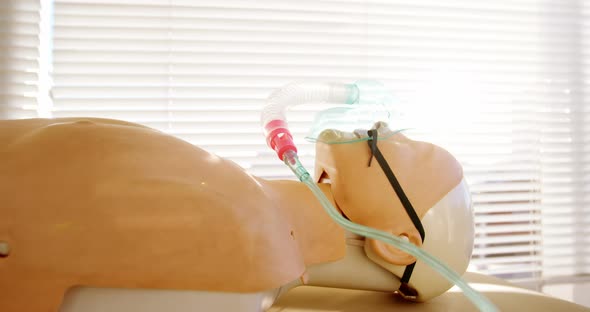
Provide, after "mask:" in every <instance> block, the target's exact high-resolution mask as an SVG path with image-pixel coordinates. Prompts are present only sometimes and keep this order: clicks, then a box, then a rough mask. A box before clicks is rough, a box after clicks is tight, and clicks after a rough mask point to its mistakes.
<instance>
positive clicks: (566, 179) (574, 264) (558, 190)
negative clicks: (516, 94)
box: [537, 1, 590, 283]
mask: <svg viewBox="0 0 590 312" xmlns="http://www.w3.org/2000/svg"><path fill="white" fill-rule="evenodd" d="M553 2H555V4H556V5H563V2H561V1H553ZM563 9H564V10H566V13H567V14H562V15H554V16H551V18H550V20H548V22H547V24H546V28H550V29H551V30H553V31H555V28H556V27H555V25H559V26H558V27H557V29H558V31H559V34H560V35H558V36H551V37H548V38H547V40H546V43H547V46H548V47H549V53H551V55H553V57H554V58H555V59H557V58H559V61H556V62H554V63H553V70H554V71H558V72H560V73H562V74H561V76H558V77H555V76H554V77H549V76H547V77H546V80H545V83H544V84H543V91H544V92H545V98H544V99H539V100H538V102H537V104H538V105H541V102H540V101H543V103H542V104H545V106H546V110H545V112H544V113H545V115H544V116H542V117H541V118H543V119H544V120H546V121H547V123H546V127H545V128H544V129H543V131H542V132H543V136H542V138H543V141H542V147H543V148H542V160H543V163H542V165H543V171H542V172H543V201H542V202H543V246H544V248H543V266H544V270H543V273H544V276H545V278H546V279H547V282H548V283H551V282H562V283H563V282H564V276H565V277H567V276H578V277H581V278H582V280H583V279H584V278H585V279H588V277H590V3H589V2H588V1H579V2H575V1H574V2H572V3H569V4H568V5H566V6H563ZM548 99H552V100H548ZM565 280H566V281H567V279H565Z"/></svg>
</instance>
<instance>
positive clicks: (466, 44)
mask: <svg viewBox="0 0 590 312" xmlns="http://www.w3.org/2000/svg"><path fill="white" fill-rule="evenodd" d="M31 2H32V3H34V1H31ZM18 3H19V7H20V6H24V4H20V3H24V2H18ZM32 8H33V9H34V8H35V7H32ZM50 11H51V13H52V14H50V16H53V23H52V25H53V28H52V29H51V30H52V36H53V41H52V45H46V46H49V50H50V52H51V53H48V55H47V56H43V55H42V56H41V58H40V60H41V62H43V60H47V59H49V60H51V61H50V63H51V64H50V65H52V67H53V70H52V72H51V74H52V75H51V78H52V81H53V83H52V88H51V94H52V99H51V100H52V101H51V102H40V103H41V104H39V105H40V106H41V108H39V107H40V106H39V105H37V106H35V107H33V109H34V111H37V112H39V113H43V114H45V115H48V116H52V117H63V116H80V115H84V116H100V117H109V118H119V119H125V120H129V121H134V122H139V123H143V124H146V125H148V126H152V127H155V128H158V129H161V130H163V131H166V132H168V133H170V134H173V135H176V136H178V137H180V138H183V139H185V140H187V141H189V142H191V143H194V144H197V145H199V146H201V147H203V148H205V149H207V150H209V151H211V152H214V153H217V154H218V155H220V156H223V157H227V158H230V159H232V160H234V161H236V162H237V163H238V164H240V165H241V166H242V167H244V168H245V169H246V170H248V171H249V172H250V173H252V174H254V175H258V176H261V177H265V178H292V177H291V174H290V172H289V171H288V169H286V168H285V167H284V165H282V164H281V163H280V162H279V161H278V160H276V159H275V156H274V155H273V153H272V151H270V150H269V149H268V148H267V147H266V146H265V142H264V139H263V137H262V134H261V130H260V126H259V113H260V110H261V108H262V107H263V106H264V100H265V98H266V97H267V96H268V95H269V94H270V92H272V90H274V89H276V88H278V87H280V86H282V85H284V84H286V83H289V82H292V81H294V80H305V81H341V82H351V81H354V80H356V79H365V78H369V79H376V80H380V81H382V82H384V83H385V84H386V85H387V86H389V87H390V88H391V90H392V92H393V94H394V95H395V98H396V101H397V102H398V105H399V106H398V107H399V112H400V113H401V114H402V115H403V118H404V120H405V121H407V123H408V124H410V125H411V126H413V127H415V128H416V130H415V131H413V132H412V133H411V135H412V136H413V137H414V138H418V139H425V140H428V141H432V142H434V143H437V144H439V145H441V146H443V147H445V148H447V149H449V150H450V151H451V152H452V153H453V154H454V155H455V156H456V157H457V158H458V159H459V160H460V162H461V163H462V164H463V166H464V168H465V175H466V178H467V180H468V182H469V184H470V186H471V190H472V193H473V198H474V202H475V211H476V226H477V233H476V240H475V244H476V245H475V251H474V255H473V259H472V262H471V264H472V269H475V270H479V271H482V272H485V273H489V274H493V275H496V276H499V277H502V278H505V279H508V280H511V281H513V282H516V283H521V284H523V285H527V286H529V287H532V288H537V289H540V287H541V286H542V285H544V284H545V283H555V282H560V281H574V280H576V279H578V280H579V279H584V278H588V275H589V274H590V244H589V243H590V239H589V238H588V237H590V235H588V234H590V232H589V231H590V230H589V229H590V226H589V225H590V196H589V195H587V194H589V193H590V183H589V182H590V156H589V155H590V153H589V152H590V147H589V145H588V142H589V141H590V129H589V127H590V126H588V125H590V100H589V99H588V96H589V95H588V94H589V91H590V86H589V83H590V74H589V73H590V72H589V69H590V52H589V51H588V47H589V46H590V7H589V5H588V4H587V3H585V1H582V0H571V1H560V0H519V1H508V0H500V1H494V2H489V1H467V0H453V1H434V0H419V1H407V0H406V1H404V0H395V1H368V0H341V1H331V0H330V1H296V2H295V1H271V0H263V1H241V0H227V1H226V0H224V1H188V0H187V1H183V0H149V1H145V0H124V1H121V0H120V1H115V0H55V1H54V6H53V7H52V10H50ZM33 13H34V12H33ZM17 16H18V15H17ZM26 20H27V21H32V25H34V22H35V21H36V20H35V19H29V18H27V19H26ZM31 27H33V28H34V26H31ZM41 28H43V27H41ZM47 34H48V35H51V32H47ZM10 48H11V47H10V46H9V49H10ZM41 50H42V51H45V50H43V49H41ZM9 51H11V50H9ZM30 53H34V51H33V52H30ZM49 55H50V56H49ZM36 57H37V56H36V54H31V56H30V58H32V59H34V58H36ZM41 67H42V68H45V67H43V66H41ZM46 68H47V71H48V72H49V66H46ZM8 77H12V78H10V79H13V80H14V79H16V80H17V81H19V83H20V81H22V80H23V79H21V78H19V77H21V76H19V75H14V74H11V75H9V76H8ZM15 77H16V78H15ZM41 85H43V83H41ZM41 94H44V93H43V92H41ZM18 103H20V104H19V105H20V107H24V108H29V109H30V108H31V106H30V103H29V102H26V103H25V102H18ZM27 105H29V106H27ZM317 110H318V108H317V107H313V106H310V107H303V108H299V109H295V110H293V111H291V112H290V114H289V121H290V126H291V127H292V128H293V129H294V130H295V131H294V135H295V136H296V140H297V143H298V144H299V146H300V150H301V155H302V161H303V162H304V164H305V165H306V167H308V168H311V167H313V152H314V150H313V145H312V144H311V143H309V142H307V141H305V140H304V136H305V133H306V131H307V130H308V129H309V128H310V124H311V121H312V119H313V112H315V111H317ZM23 111H26V110H23ZM15 116H20V115H19V114H16V115H15ZM392 126H393V127H395V125H392Z"/></svg>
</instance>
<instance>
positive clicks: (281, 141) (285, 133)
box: [264, 119, 297, 160]
mask: <svg viewBox="0 0 590 312" xmlns="http://www.w3.org/2000/svg"><path fill="white" fill-rule="evenodd" d="M264 135H265V136H266V144H268V146H270V148H272V149H273V150H274V151H275V152H276V153H277V156H279V158H280V159H281V160H283V156H284V155H285V153H286V152H287V151H294V152H295V153H297V148H296V147H295V143H294V142H293V136H292V135H291V131H289V129H287V123H286V122H285V121H284V120H280V119H275V120H271V121H270V122H268V123H267V124H266V125H265V126H264Z"/></svg>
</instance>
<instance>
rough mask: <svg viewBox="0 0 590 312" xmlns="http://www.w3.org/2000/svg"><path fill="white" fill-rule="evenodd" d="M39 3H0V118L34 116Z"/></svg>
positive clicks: (11, 0) (32, 0) (34, 0)
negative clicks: (30, 108)
mask: <svg viewBox="0 0 590 312" xmlns="http://www.w3.org/2000/svg"><path fill="white" fill-rule="evenodd" d="M39 21H40V3H39V0H19V1H17V0H5V1H0V119H4V118H23V117H33V116H35V112H34V111H28V110H27V107H34V106H36V104H37V91H38V72H39V62H38V59H39V42H40V41H39Z"/></svg>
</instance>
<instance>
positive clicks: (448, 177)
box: [315, 123, 473, 301]
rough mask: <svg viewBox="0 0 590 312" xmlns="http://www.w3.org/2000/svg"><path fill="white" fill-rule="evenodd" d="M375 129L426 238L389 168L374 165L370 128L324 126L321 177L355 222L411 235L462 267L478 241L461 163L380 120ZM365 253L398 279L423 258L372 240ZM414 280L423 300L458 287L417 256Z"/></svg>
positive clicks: (415, 241) (318, 168)
mask: <svg viewBox="0 0 590 312" xmlns="http://www.w3.org/2000/svg"><path fill="white" fill-rule="evenodd" d="M373 128H374V129H376V130H377V131H378V137H379V138H383V139H380V140H379V141H378V143H377V145H378V148H379V149H380V151H381V153H382V154H383V156H384V158H385V159H386V161H387V163H388V164H389V166H390V168H391V170H392V171H393V172H394V173H395V175H396V177H397V179H398V181H399V183H400V185H401V187H402V188H403V191H404V192H405V194H406V196H407V197H408V199H409V201H410V202H411V204H412V206H413V208H414V210H415V212H416V214H417V215H418V217H419V218H420V220H421V222H422V225H423V227H424V229H425V232H426V236H425V241H424V242H422V239H421V236H420V233H419V232H418V230H417V228H416V226H415V225H414V223H413V222H412V221H411V219H410V217H409V216H408V213H407V212H406V210H405V209H404V207H403V205H402V203H401V201H400V199H399V198H398V196H397V195H396V193H395V191H394V189H393V188H392V185H391V183H390V181H389V180H388V178H387V177H386V175H385V174H384V172H383V169H382V168H381V167H380V166H379V164H378V163H377V161H372V162H371V164H370V165H369V160H370V158H371V157H372V154H371V150H370V147H369V144H367V142H366V140H362V138H363V137H366V136H367V131H366V130H357V131H355V132H341V131H338V130H325V131H323V132H322V133H321V135H320V137H318V141H317V144H316V171H315V177H316V180H317V181H318V182H322V181H324V182H327V180H329V182H330V183H331V188H332V192H333V195H334V200H335V202H336V205H337V207H338V208H339V209H340V211H341V212H342V214H343V215H345V216H346V217H347V218H349V219H350V220H352V221H353V222H356V223H359V224H363V225H366V226H370V227H373V228H376V229H379V230H382V231H386V232H389V233H391V234H393V235H396V236H402V237H404V238H407V239H408V240H409V241H410V242H411V243H413V244H415V245H417V246H420V247H423V248H424V249H425V250H426V251H427V252H429V253H431V254H433V255H434V256H436V257H437V258H438V259H440V260H442V261H443V262H445V263H447V264H448V265H450V266H451V268H453V269H454V270H455V271H457V272H459V273H463V272H464V271H465V269H466V267H467V264H468V262H469V258H470V256H471V250H472V245H473V214H472V211H471V200H470V196H469V192H468V189H467V186H466V183H465V181H464V179H463V171H462V168H461V166H460V165H459V163H458V162H457V160H456V159H455V158H454V157H453V156H452V155H450V154H449V153H448V152H447V151H445V150H444V149H442V148H440V147H438V146H435V145H432V144H429V143H426V142H419V141H413V140H411V139H409V138H407V137H406V136H405V135H404V134H402V133H399V132H397V133H396V132H392V131H391V130H390V129H389V128H388V127H387V125H386V124H384V123H376V124H375V125H374V127H373ZM359 139H361V140H359ZM323 142H333V143H331V144H327V143H323ZM348 142H350V143H348ZM365 252H366V254H367V256H368V257H369V258H370V259H371V260H373V261H374V262H376V263H377V264H379V265H381V266H382V267H384V268H385V269H387V270H389V271H391V272H392V273H394V274H395V275H396V276H398V277H401V276H402V274H403V272H404V269H405V267H406V266H407V265H409V264H412V263H413V262H415V261H416V259H415V258H414V257H413V256H411V255H409V254H406V253H404V252H402V251H400V250H398V249H397V248H395V247H393V246H390V245H388V244H386V243H383V242H381V241H377V240H373V239H367V240H366V241H365ZM409 286H410V287H412V288H413V290H415V291H416V293H417V294H416V298H415V299H416V300H419V301H423V300H428V299H429V298H432V297H434V296H437V295H439V294H441V293H442V292H444V291H446V290H447V289H448V288H450V287H451V286H452V285H451V284H450V283H448V282H446V280H445V279H444V278H442V276H440V275H439V274H438V273H436V272H435V271H434V270H432V269H430V267H428V266H426V265H425V264H423V263H421V262H418V263H417V264H416V267H415V268H414V271H413V273H412V276H411V278H410V281H409Z"/></svg>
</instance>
